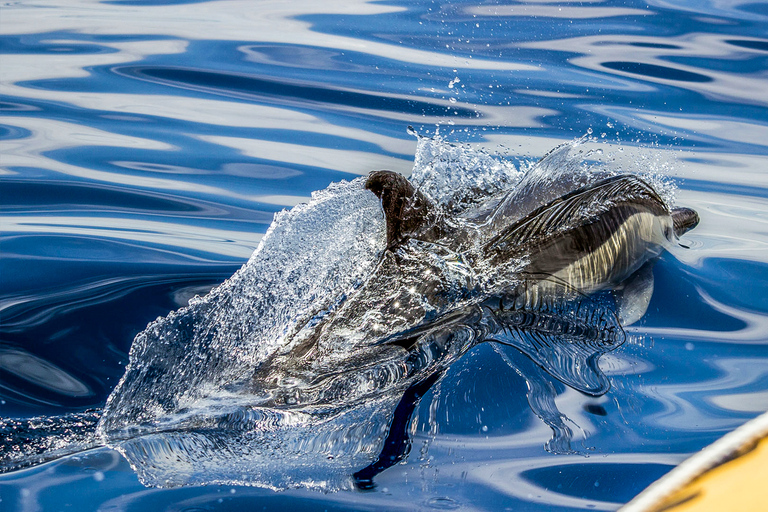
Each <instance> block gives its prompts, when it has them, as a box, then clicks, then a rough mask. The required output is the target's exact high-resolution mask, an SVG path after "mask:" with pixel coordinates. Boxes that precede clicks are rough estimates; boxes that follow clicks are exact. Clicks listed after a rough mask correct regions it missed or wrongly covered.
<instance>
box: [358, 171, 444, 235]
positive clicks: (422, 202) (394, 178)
mask: <svg viewBox="0 0 768 512" xmlns="http://www.w3.org/2000/svg"><path fill="white" fill-rule="evenodd" d="M365 188H367V189H368V190H370V191H371V192H373V193H374V194H376V196H377V197H378V198H379V199H381V206H382V208H383V209H384V217H385V219H386V222H387V248H388V249H393V248H395V247H396V246H397V245H399V244H401V243H402V242H403V241H404V240H405V239H406V238H408V237H414V238H419V237H423V236H428V237H431V238H439V237H440V236H441V235H442V233H441V232H440V226H439V225H438V220H439V214H438V211H437V208H436V207H435V205H434V204H433V203H432V201H430V200H429V199H428V198H427V197H426V196H425V195H424V194H422V193H421V192H419V191H418V190H416V189H415V188H414V186H413V185H412V184H411V182H410V181H408V179H406V178H405V177H404V176H402V175H400V174H397V173H396V172H392V171H376V172H372V173H371V174H370V175H369V176H368V180H366V182H365Z"/></svg>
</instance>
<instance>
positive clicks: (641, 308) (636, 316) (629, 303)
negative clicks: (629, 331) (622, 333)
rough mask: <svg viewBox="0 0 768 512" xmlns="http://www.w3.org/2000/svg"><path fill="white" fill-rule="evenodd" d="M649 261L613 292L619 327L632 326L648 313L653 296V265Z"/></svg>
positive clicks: (652, 262)
mask: <svg viewBox="0 0 768 512" xmlns="http://www.w3.org/2000/svg"><path fill="white" fill-rule="evenodd" d="M654 263H655V262H654V261H649V262H647V263H646V264H645V265H643V266H642V267H640V269H639V270H638V271H637V272H635V273H634V274H632V275H631V276H630V277H629V278H628V279H627V280H626V281H624V283H623V284H622V287H621V288H619V289H617V290H616V291H615V296H616V305H617V306H618V316H619V321H620V322H621V325H623V326H626V325H632V324H633V323H635V322H637V321H638V320H640V319H641V318H642V317H643V315H645V312H646V311H648V304H650V302H651V296H652V295H653V265H654Z"/></svg>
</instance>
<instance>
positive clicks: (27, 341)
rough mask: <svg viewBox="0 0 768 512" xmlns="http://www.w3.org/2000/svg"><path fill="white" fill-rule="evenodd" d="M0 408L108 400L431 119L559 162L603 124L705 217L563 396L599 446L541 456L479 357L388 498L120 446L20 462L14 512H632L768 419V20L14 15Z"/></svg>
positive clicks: (736, 11)
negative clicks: (221, 476)
mask: <svg viewBox="0 0 768 512" xmlns="http://www.w3.org/2000/svg"><path fill="white" fill-rule="evenodd" d="M0 11H1V12H0V33H2V36H1V39H0V51H1V52H2V55H1V56H0V80H2V90H1V92H2V104H1V108H2V118H0V143H1V144H2V152H1V153H0V180H1V181H0V206H1V207H2V213H0V215H1V217H0V236H1V238H0V257H1V258H2V259H1V260H0V282H1V284H0V323H1V325H0V417H4V418H8V417H17V418H26V417H34V416H41V415H45V416H49V415H61V414H66V413H69V412H76V411H82V410H86V409H89V408H97V407H101V406H103V404H104V402H105V400H106V398H107V396H108V395H109V393H110V391H111V390H112V388H113V387H114V386H115V384H116V383H117V381H118V380H119V378H120V377H121V375H122V374H123V371H124V367H125V364H126V363H127V361H128V349H129V347H130V344H131V341H132V340H133V338H134V336H135V335H136V333H137V332H140V331H141V330H143V329H144V327H145V326H146V325H147V323H148V322H149V321H151V320H154V319H155V318H157V317H158V316H164V315H166V314H167V313H168V312H169V311H170V310H173V309H177V308H179V307H181V306H183V305H186V304H187V301H188V299H189V298H190V297H192V296H194V295H196V294H204V293H205V292H206V291H207V290H208V289H210V288H211V287H212V286H214V285H216V284H218V283H220V282H222V281H223V280H224V279H226V278H228V277H229V276H230V275H232V274H233V272H235V271H236V270H237V269H238V268H239V267H240V266H241V265H242V264H243V263H244V262H245V261H246V260H247V259H248V257H249V256H250V255H251V253H252V252H253V250H254V249H255V248H256V246H257V245H258V243H259V240H260V239H261V237H262V236H263V234H264V233H265V232H266V230H267V228H268V226H269V225H270V223H271V221H272V217H273V215H274V213H276V212H278V211H280V210H282V209H284V208H290V207H292V206H294V205H296V204H299V203H301V202H305V201H307V200H308V198H309V195H310V193H311V192H312V191H315V190H319V189H323V188H325V187H326V186H328V184H329V183H331V182H334V181H339V180H342V179H351V178H354V177H356V176H359V175H366V174H367V173H368V172H370V171H371V170H375V169H391V170H394V171H398V172H401V173H403V174H406V175H407V174H409V173H410V172H411V169H412V166H413V157H414V152H415V150H416V143H417V142H416V139H415V138H414V137H413V136H412V135H410V134H409V133H408V131H407V127H408V126H409V125H411V126H413V127H414V128H415V129H416V130H417V131H418V132H419V133H422V134H433V133H435V132H436V131H439V133H440V134H442V136H444V137H445V138H446V139H447V140H449V141H453V142H458V143H468V144H471V145H472V146H473V147H479V146H482V147H486V148H489V150H490V151H498V152H499V153H500V154H502V155H503V156H505V157H506V158H509V159H511V160H513V161H515V162H525V161H530V160H535V159H537V158H540V157H541V156H543V155H544V154H545V153H546V152H547V151H548V150H549V149H551V148H552V147H554V146H556V145H557V144H559V143H561V142H565V141H569V140H572V139H574V138H575V137H578V136H581V135H582V134H584V133H587V132H588V131H589V130H591V131H592V133H593V135H594V136H595V137H596V138H598V139H599V140H602V141H605V143H606V144H605V146H606V152H609V153H611V154H612V158H614V159H615V161H616V162H617V165H623V166H628V167H632V168H634V169H635V170H638V169H639V170H643V169H647V170H652V171H655V172H659V173H662V174H665V175H668V176H669V177H670V178H672V179H673V180H674V181H675V182H676V183H677V185H678V187H679V188H678V191H677V203H678V204H680V205H685V206H688V207H692V208H694V209H696V210H697V211H698V212H699V214H700V217H701V223H700V225H699V226H698V227H697V228H696V229H695V230H694V231H692V232H690V233H689V234H687V235H686V236H685V237H684V239H683V243H684V244H685V245H686V246H688V249H680V250H677V251H674V252H673V253H665V254H664V255H663V256H662V257H661V259H660V261H659V262H658V263H657V264H656V266H655V267H654V275H655V291H654V295H653V298H652V301H651V304H650V307H649V309H648V312H647V314H646V315H645V316H644V317H643V319H642V320H641V321H640V322H638V323H637V324H635V325H633V326H631V327H629V328H628V333H629V334H630V335H631V336H630V340H629V342H627V343H626V344H625V345H623V346H622V347H620V348H619V349H618V350H617V351H615V352H613V353H611V354H608V355H607V356H605V357H604V358H603V359H602V360H601V368H602V369H603V370H604V371H605V372H606V373H607V374H608V375H609V377H610V380H611V383H612V389H611V390H610V391H609V392H608V393H607V394H606V395H604V396H603V397H600V398H592V397H587V396H585V395H582V394H580V393H578V392H576V391H574V390H572V389H570V388H567V387H566V386H564V385H562V384H560V383H557V382H555V383H554V385H555V388H556V390H557V392H558V396H557V400H556V401H557V404H558V407H559V408H560V410H561V411H562V412H563V413H564V414H565V415H566V416H568V418H570V420H572V422H573V423H572V425H575V426H574V431H575V439H576V442H575V445H578V446H576V448H577V449H578V450H579V452H580V453H577V454H573V455H554V454H551V453H548V452H547V451H545V450H544V443H545V442H546V441H547V440H548V439H549V437H550V431H549V428H548V427H547V426H546V425H545V424H544V423H542V422H541V421H540V420H539V419H538V418H537V417H536V416H535V415H534V414H533V412H532V411H531V410H530V408H529V407H528V405H527V401H526V398H525V392H526V388H525V381H524V380H523V379H522V378H521V377H520V376H519V375H518V374H517V373H515V372H514V371H511V370H510V368H509V366H508V365H507V364H506V363H505V362H504V360H503V359H502V358H500V357H499V355H498V354H497V353H496V352H495V351H494V349H493V347H492V346H490V345H488V344H484V345H480V346H478V347H476V348H475V349H473V350H472V351H471V352H470V353H469V354H467V355H466V356H465V357H464V358H463V359H462V360H460V361H459V362H458V363H457V364H455V365H454V366H453V367H451V369H450V370H449V371H448V373H447V374H446V376H445V378H444V380H443V381H442V382H441V384H440V385H439V386H438V387H436V388H433V390H431V391H430V393H429V394H428V395H427V396H426V397H425V398H424V399H423V400H422V401H421V403H420V405H419V407H418V408H417V410H416V412H415V415H414V420H413V421H414V428H415V432H416V433H415V435H414V436H413V447H412V449H411V453H410V456H409V458H408V459H407V461H405V463H404V464H400V465H397V466H394V467H392V468H390V469H388V470H386V471H385V472H383V473H382V474H381V475H380V476H379V477H378V478H377V486H376V488H375V489H374V490H372V491H368V492H361V491H340V492H335V493H329V494H322V493H318V492H312V491H307V490H303V489H294V490H286V491H282V492H274V491H271V490H265V489H258V488H253V487H236V486H198V487H182V488H178V489H155V488H147V487H144V486H143V485H141V484H140V483H139V481H138V479H137V477H136V475H135V473H134V471H133V470H132V469H131V467H130V466H129V465H128V463H127V462H126V461H125V460H124V459H123V458H122V456H121V455H120V454H119V453H118V452H117V451H113V450H110V449H107V448H102V449H98V450H94V451H91V452H86V453H84V454H80V455H78V456H74V457H67V458H64V459H60V460H58V461H54V462H51V463H48V464H45V465H42V466H37V467H33V468H30V469H26V470H22V471H18V472H14V473H9V474H5V475H2V476H0V508H1V509H2V510H8V511H37V510H43V511H48V510H83V511H86V510H121V511H138V510H141V511H142V512H147V511H154V510H174V511H182V510H185V511H188V512H191V511H198V510H200V511H202V510H206V511H209V510H210V511H226V510H262V509H265V510H271V509H275V510H277V509H280V510H285V509H287V510H291V509H299V508H301V509H306V510H378V509H387V510H400V509H402V510H413V509H414V508H421V509H425V510H428V509H460V510H465V509H466V510H475V509H477V510H583V509H588V510H614V509H616V508H618V507H619V506H620V505H622V504H623V503H626V502H627V501H629V500H630V499H631V498H632V497H634V496H635V495H636V494H637V493H639V492H640V491H641V490H642V489H643V488H645V487H646V486H647V485H648V484H650V483H651V482H652V481H654V480H656V479H657V478H659V477H660V476H662V475H663V474H665V473H666V472H668V471H669V470H670V469H671V468H672V467H674V466H675V465H677V464H678V463H680V462H681V461H682V460H684V459H685V458H686V457H687V456H689V455H690V454H692V453H694V452H696V451H697V450H699V449H701V448H703V447H704V446H706V445H708V444H710V443H712V442H713V441H715V440H716V439H718V438H720V437H722V436H723V435H724V434H725V433H727V432H729V431H732V430H733V429H735V428H736V427H738V426H739V425H741V424H743V423H745V422H746V421H748V420H749V419H751V418H753V417H755V416H757V415H758V414H760V413H761V412H763V411H765V410H768V166H767V165H768V164H766V162H767V160H766V155H767V154H768V8H767V7H766V4H762V3H756V2H752V1H749V0H747V1H739V0H736V1H734V0H727V1H726V0H702V1H696V2H693V1H691V2H677V3H676V2H667V1H665V0H653V1H648V2H643V1H599V0H598V1H594V2H569V1H563V2H558V1H552V2H541V1H531V2H530V3H526V2H517V3H498V2H493V3H486V2H466V1H457V2H452V3H447V2H446V3H439V2H433V1H418V0H417V1H407V2H406V1H397V0H392V1H388V0H384V1H374V2H366V1H362V0H349V1H345V2H317V1H295V2H251V1H238V0H232V1H225V0H214V1H205V0H190V1H184V0H166V1H129V0H125V1H123V0H114V1H95V0H78V1H74V2H73V1H71V0H46V1H42V2H35V3H27V2H6V3H4V4H3V5H2V6H0Z"/></svg>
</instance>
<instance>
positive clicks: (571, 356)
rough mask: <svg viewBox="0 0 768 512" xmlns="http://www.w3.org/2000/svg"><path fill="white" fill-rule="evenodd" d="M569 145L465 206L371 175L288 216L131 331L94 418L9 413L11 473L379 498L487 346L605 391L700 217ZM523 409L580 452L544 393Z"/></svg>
mask: <svg viewBox="0 0 768 512" xmlns="http://www.w3.org/2000/svg"><path fill="white" fill-rule="evenodd" d="M567 151H568V148H558V149H556V150H554V151H553V152H552V153H551V154H550V155H548V156H547V157H545V158H544V159H543V160H542V161H541V162H539V163H538V164H536V165H534V166H533V167H532V168H531V169H530V170H529V171H528V172H527V173H526V174H525V175H524V176H522V178H521V179H519V181H517V182H516V183H509V184H508V185H509V186H508V187H496V189H495V190H490V191H488V190H480V189H478V190H477V191H472V193H471V194H468V195H467V194H465V195H464V196H459V195H456V196H455V197H465V198H466V197H470V199H469V200H464V201H460V200H456V201H453V202H452V201H439V200H437V199H436V198H433V197H431V196H430V193H429V190H434V187H433V188H430V187H429V186H426V185H425V182H424V181H423V179H422V180H421V182H419V181H418V180H417V182H416V183H414V182H413V181H411V180H409V179H406V178H405V177H403V176H401V175H399V174H396V173H393V172H389V171H378V172H374V173H371V174H370V175H369V176H368V177H367V178H363V179H358V180H354V181H352V182H349V183H342V184H337V185H333V186H331V187H330V188H329V189H328V190H327V191H323V192H321V193H318V194H316V195H315V196H313V200H312V202H310V204H308V205H303V206H299V207H297V208H296V209H294V210H293V211H291V212H287V213H283V214H280V215H279V216H278V217H277V218H276V220H275V222H274V223H273V226H272V227H271V228H270V231H269V232H268V233H267V235H266V236H265V238H264V240H263V241H262V245H261V246H260V248H259V249H258V250H257V251H256V253H254V256H253V257H252V258H251V260H250V261H249V263H248V264H246V265H245V266H244V267H243V269H241V270H240V271H239V272H238V273H237V274H235V276H233V278H232V279H230V280H229V281H227V282H225V283H224V284H222V285H221V286H219V287H218V288H216V289H214V290H213V291H212V292H211V293H210V294H209V295H207V296H206V297H202V298H200V297H198V298H195V299H193V300H192V301H191V302H190V306H189V307H187V308H183V309H181V310H179V311H177V312H173V313H171V314H169V315H168V316H167V317H165V318H159V319H158V320H156V321H155V322H153V323H152V324H150V325H149V326H148V328H147V330H145V331H144V332H142V333H140V334H139V335H138V336H137V337H136V340H135V341H134V344H133V346H132V348H131V354H130V363H129V364H128V366H127V367H126V371H125V374H124V376H123V378H122V380H121V381H120V383H119V384H118V385H117V387H116V388H115V390H114V391H113V392H112V394H111V396H110V397H109V399H108V401H107V403H106V405H105V407H104V409H103V410H101V411H86V412H84V413H79V414H74V415H69V416H65V417H58V418H50V419H47V420H37V421H29V420H25V421H20V420H5V421H4V422H3V423H2V432H1V433H2V435H3V437H4V438H5V443H4V448H3V451H2V453H1V454H0V464H1V465H2V468H3V469H4V470H6V471H9V470H14V469H18V468H22V467H26V466H29V465H33V464H37V463H41V462H45V461H48V460H52V459H54V458H57V457H60V456H64V455H68V454H71V453H76V452H78V451H82V450H86V449H89V448H93V447H98V446H104V445H109V446H112V447H114V448H116V449H117V450H119V451H120V452H121V453H122V454H123V455H124V456H125V457H126V458H127V459H128V460H129V462H131V464H132V466H133V467H134V469H135V470H136V472H137V473H138V475H139V478H140V479H141V480H142V482H143V483H145V484H147V485H154V486H178V485H186V484H200V483H233V484H245V485H259V486H264V487H270V488H286V487H315V488H320V489H329V490H332V489H338V488H343V487H345V486H348V484H349V483H354V485H356V486H357V487H358V488H363V489H365V488H370V487H372V486H373V485H374V484H373V479H374V477H375V476H376V475H377V474H378V473H380V472H381V471H383V470H385V469H386V468H388V467H390V466H392V465H393V464H395V463H396V462H398V461H400V460H402V458H403V457H405V456H406V455H407V453H408V451H409V449H410V440H409V434H408V432H409V428H408V427H409V423H410V421H411V416H412V413H413V411H414V409H415V407H416V405H417V404H418V401H419V399H420V398H421V397H422V396H424V394H425V393H426V392H427V391H428V390H429V389H430V387H432V386H433V385H434V384H435V383H436V382H437V381H439V379H440V378H441V376H442V375H443V373H444V372H445V370H446V369H447V368H448V367H449V366H450V365H451V364H452V363H453V362H455V361H456V360H457V359H458V358H460V357H461V356H462V355H463V354H465V353H466V352H467V351H469V350H470V349H471V348H472V347H474V346H475V345H476V344H478V343H481V342H493V343H495V344H496V346H497V348H498V350H500V351H501V353H503V354H505V357H508V358H510V359H511V360H514V365H515V367H516V369H517V371H518V372H519V373H520V374H521V375H523V376H524V377H525V378H526V379H528V381H529V384H530V383H533V384H536V383H537V382H539V381H540V380H541V378H542V377H541V375H539V374H537V372H538V371H539V370H544V371H545V372H547V374H549V375H550V376H552V377H554V378H556V379H558V380H560V381H561V382H563V383H565V384H567V385H568V386H571V387H572V388H574V389H576V390H578V391H580V392H582V393H586V394H589V395H594V396H598V395H602V394H604V393H606V392H607V391H608V390H609V387H610V383H609V381H608V379H607V378H606V376H605V375H604V374H603V373H602V372H601V371H600V368H599V366H598V360H599V358H600V356H601V355H602V354H604V353H606V352H608V351H611V350H613V349H615V348H616V347H618V346H619V345H621V344H622V343H623V342H624V340H625V334H624V330H623V329H622V326H623V325H627V324H630V323H633V322H635V321H636V320H638V319H639V318H640V317H642V315H643V314H644V312H645V310H646V308H647V306H648V302H649V300H650V297H651V294H652V291H653V278H652V273H651V265H652V264H653V260H654V258H655V257H657V256H658V255H659V254H660V253H661V252H662V251H663V250H664V248H665V247H668V246H669V245H670V244H675V243H677V239H678V237H679V236H680V235H682V234H683V233H685V232H686V231H688V230H690V229H692V228H693V227H695V226H696V224H697V223H698V216H697V214H696V212H694V211H693V210H691V209H687V208H671V207H670V206H669V205H668V204H667V202H665V200H664V199H662V197H661V196H660V194H659V192H658V191H657V190H656V189H655V188H654V186H653V185H652V184H651V183H649V182H648V181H647V180H645V179H643V178H641V177H639V176H637V175H634V174H622V173H613V172H608V171H603V170H599V171H589V172H586V171H579V172H575V171H573V169H570V168H568V169H561V170H554V171H553V169H554V167H555V165H554V164H555V163H557V162H558V161H561V159H562V158H563V155H564V154H567ZM558 159H560V160H558ZM382 213H383V215H382ZM328 219H330V221H328ZM323 221H326V222H325V223H323ZM338 230H342V231H344V230H346V231H344V233H345V234H343V236H342V234H339V232H338ZM313 237H315V238H313ZM318 237H319V238H318ZM293 242H295V243H293ZM361 254H362V255H363V256H360V255H361ZM313 258H314V259H313ZM320 260H322V261H324V262H326V263H327V262H330V264H326V265H325V266H324V267H320V268H318V269H317V270H315V271H314V272H316V275H306V274H307V272H306V269H307V268H310V269H315V268H317V267H314V266H313V265H315V263H313V262H315V261H320ZM265 269H269V272H266V271H265ZM265 276H267V277H265ZM535 387H536V386H535V385H529V388H531V389H533V388H535ZM529 403H530V405H531V407H532V409H533V410H534V412H536V414H537V415H538V416H539V417H540V418H541V419H542V420H543V421H544V422H546V423H547V424H548V425H549V426H550V427H552V429H553V432H554V435H553V439H552V440H551V441H550V442H549V443H548V445H547V448H548V449H549V450H550V451H553V452H569V451H570V450H571V448H570V444H569V441H570V430H569V429H568V427H567V426H566V425H565V423H564V422H563V416H562V415H561V414H560V413H559V412H558V411H557V409H556V407H555V406H554V401H553V397H551V396H547V395H546V394H544V395H541V394H535V393H532V392H530V391H529Z"/></svg>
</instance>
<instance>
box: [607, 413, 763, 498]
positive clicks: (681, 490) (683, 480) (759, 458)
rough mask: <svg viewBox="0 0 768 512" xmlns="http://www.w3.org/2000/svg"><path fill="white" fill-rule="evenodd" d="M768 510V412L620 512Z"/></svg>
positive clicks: (729, 435)
mask: <svg viewBox="0 0 768 512" xmlns="http://www.w3.org/2000/svg"><path fill="white" fill-rule="evenodd" d="M725 510H734V511H744V512H750V511H756V512H757V511H760V512H764V511H766V510H768V412H766V413H764V414H762V415H761V416H759V417H757V418H755V419H753V420H751V421H749V422H747V423H745V424H744V425H742V426H741V427H739V428H737V429H736V430H734V431H733V432H730V433H729V434H726V435H725V436H723V437H722V438H721V439H719V440H718V441H715V442H714V443H712V444H711V445H709V446H707V447H706V448H704V449H703V450H701V451H700V452H699V453H697V454H696V455H694V456H692V457H690V458H689V459H687V460H685V461H684V462H683V463H682V464H680V465H679V466H677V467H676V468H675V469H673V470H672V471H670V472H669V473H668V474H667V475H665V476H664V477H662V478H661V479H659V480H657V481H656V482H654V483H652V484H651V485H650V486H649V487H648V488H647V489H645V490H644V491H643V492H641V493H640V494H638V495H637V496H636V497H635V498H634V499H633V500H632V501H630V502H629V503H627V504H626V505H625V506H624V507H622V508H621V509H620V512H661V511H665V512H721V511H725Z"/></svg>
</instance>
